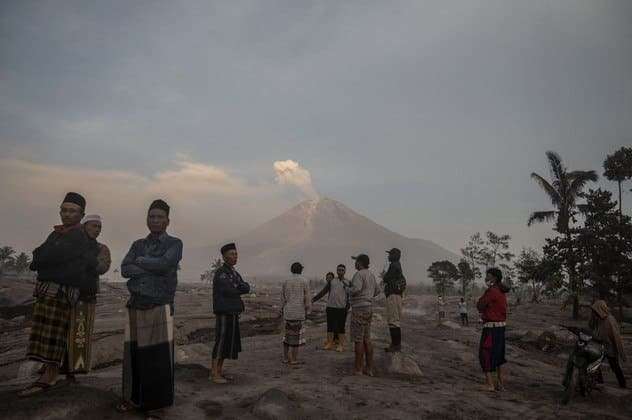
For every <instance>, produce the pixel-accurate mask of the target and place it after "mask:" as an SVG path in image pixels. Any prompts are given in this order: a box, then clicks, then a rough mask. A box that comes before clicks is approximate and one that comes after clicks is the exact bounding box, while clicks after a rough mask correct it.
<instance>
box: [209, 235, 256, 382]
mask: <svg viewBox="0 0 632 420" xmlns="http://www.w3.org/2000/svg"><path fill="white" fill-rule="evenodd" d="M221 253H222V258H223V259H224V265H222V266H221V267H220V268H218V269H217V270H216V271H215V275H214V276H213V312H214V313H215V345H214V346H213V365H212V368H211V380H212V381H213V382H214V383H216V384H225V383H227V382H228V380H227V378H226V377H225V376H224V374H223V372H222V369H223V367H224V360H225V359H233V360H237V357H238V355H239V352H241V335H240V333H239V314H241V313H242V312H243V311H244V303H243V301H242V300H241V295H243V294H246V293H249V292H250V285H249V284H248V283H246V282H245V281H244V280H243V279H242V278H241V275H240V274H239V273H238V272H237V270H235V265H237V257H238V255H237V247H236V246H235V244H234V243H230V244H226V245H224V246H223V247H222V248H221Z"/></svg>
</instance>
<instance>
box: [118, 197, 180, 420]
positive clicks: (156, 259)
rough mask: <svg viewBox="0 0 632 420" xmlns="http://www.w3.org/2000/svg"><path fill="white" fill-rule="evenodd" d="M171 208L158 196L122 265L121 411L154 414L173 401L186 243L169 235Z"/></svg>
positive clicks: (119, 407)
mask: <svg viewBox="0 0 632 420" xmlns="http://www.w3.org/2000/svg"><path fill="white" fill-rule="evenodd" d="M169 213H170V207H169V205H168V204H167V203H165V202H164V201H163V200H155V201H154V202H153V203H151V205H150V206H149V211H148V212H147V227H148V228H149V232H150V233H149V235H148V236H147V237H145V238H142V239H139V240H137V241H135V242H134V243H133V244H132V247H131V248H130V250H129V252H128V253H127V255H126V256H125V258H124V259H123V262H122V263H121V275H122V276H123V277H124V278H127V279H129V280H128V281H127V289H128V290H129V292H130V298H129V300H128V302H127V308H128V316H129V323H128V324H127V325H126V328H125V345H124V355H123V402H122V403H121V404H120V405H119V406H118V410H119V411H121V412H125V411H130V410H133V409H139V410H141V411H144V412H146V413H148V414H149V415H150V416H151V415H152V413H153V415H154V416H156V415H157V414H158V413H159V412H160V410H162V409H164V408H166V407H169V406H171V405H173V400H174V376H173V374H174V370H173V365H174V343H173V311H174V307H173V301H174V296H175V292H176V286H177V284H178V275H177V272H178V265H179V263H180V260H181V259H182V241H181V240H180V239H178V238H175V237H173V236H170V235H168V234H167V227H168V226H169Z"/></svg>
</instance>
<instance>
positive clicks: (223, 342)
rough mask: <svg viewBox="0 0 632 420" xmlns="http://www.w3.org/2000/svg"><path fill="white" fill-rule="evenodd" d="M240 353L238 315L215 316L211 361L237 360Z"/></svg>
mask: <svg viewBox="0 0 632 420" xmlns="http://www.w3.org/2000/svg"><path fill="white" fill-rule="evenodd" d="M240 352H241V332H240V331H239V315H238V314H215V345H214V346H213V355H212V356H213V359H233V360H237V358H238V357H239V353H240Z"/></svg>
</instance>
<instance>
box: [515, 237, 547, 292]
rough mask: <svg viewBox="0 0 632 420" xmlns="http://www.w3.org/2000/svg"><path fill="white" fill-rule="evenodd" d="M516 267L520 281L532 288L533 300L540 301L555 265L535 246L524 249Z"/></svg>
mask: <svg viewBox="0 0 632 420" xmlns="http://www.w3.org/2000/svg"><path fill="white" fill-rule="evenodd" d="M515 267H516V272H517V273H516V274H517V279H518V281H519V282H520V283H522V284H526V285H528V286H529V287H530V289H531V302H534V303H537V302H539V301H540V296H541V294H542V290H543V289H544V286H545V284H546V282H547V278H549V276H550V275H551V274H552V270H551V269H552V268H553V267H552V266H551V265H550V264H549V263H548V262H547V261H545V260H544V258H543V257H542V256H541V255H540V254H539V253H538V251H536V250H535V249H533V248H523V249H522V251H521V252H520V255H519V256H518V260H517V261H516V264H515Z"/></svg>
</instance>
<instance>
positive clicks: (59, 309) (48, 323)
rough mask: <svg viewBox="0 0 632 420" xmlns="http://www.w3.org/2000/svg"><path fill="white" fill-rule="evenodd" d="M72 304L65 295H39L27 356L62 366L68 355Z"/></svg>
mask: <svg viewBox="0 0 632 420" xmlns="http://www.w3.org/2000/svg"><path fill="white" fill-rule="evenodd" d="M71 308H72V306H71V305H70V302H68V300H67V299H66V298H65V297H63V296H58V297H57V296H55V297H53V296H48V295H46V294H42V295H40V296H38V297H37V298H36V300H35V303H34V304H33V319H32V322H33V325H32V327H31V334H30V336H29V344H28V348H27V351H26V357H27V358H28V359H30V360H35V361H38V362H42V363H47V364H55V365H57V366H61V365H62V362H63V361H64V358H65V356H66V349H67V343H68V327H69V324H70V313H71Z"/></svg>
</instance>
